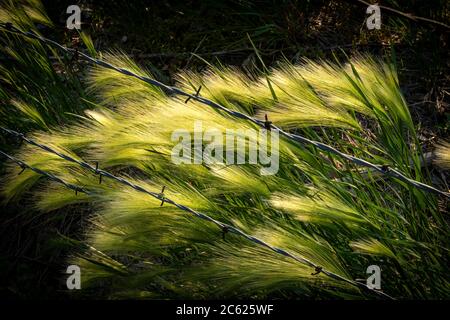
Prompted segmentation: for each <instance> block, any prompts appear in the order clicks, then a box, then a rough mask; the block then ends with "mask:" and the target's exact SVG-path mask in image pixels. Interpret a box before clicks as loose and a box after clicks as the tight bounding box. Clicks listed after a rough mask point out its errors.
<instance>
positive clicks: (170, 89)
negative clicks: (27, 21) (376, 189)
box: [0, 22, 450, 198]
mask: <svg viewBox="0 0 450 320" xmlns="http://www.w3.org/2000/svg"><path fill="white" fill-rule="evenodd" d="M0 27H1V28H3V29H4V30H7V31H9V32H13V33H17V34H21V35H23V36H26V37H28V38H32V39H36V40H39V41H41V42H43V43H46V44H50V45H52V46H55V47H57V48H59V49H61V50H63V51H65V52H67V53H72V54H77V55H78V56H79V57H82V58H84V59H86V60H87V61H89V62H91V63H93V64H95V65H99V66H102V67H105V68H108V69H111V70H115V71H117V72H119V73H121V74H123V75H127V76H130V77H134V78H137V79H139V80H141V81H144V82H146V83H148V84H151V85H153V86H156V87H158V88H161V89H163V90H164V91H166V92H167V93H171V94H174V95H179V96H182V97H185V98H187V99H186V102H187V101H188V100H190V99H192V100H195V101H197V102H199V103H202V104H204V105H207V106H210V107H212V108H215V109H218V110H221V111H223V112H225V113H227V114H229V115H231V116H234V117H236V118H240V119H244V120H248V121H250V122H252V123H254V124H256V125H258V126H259V127H262V128H265V129H269V130H276V131H277V132H278V133H279V134H280V135H282V136H284V137H286V138H288V139H290V140H293V141H296V142H300V143H302V144H310V145H313V146H314V147H316V148H318V149H320V150H322V151H325V152H329V153H331V154H334V155H337V156H339V157H341V158H344V159H346V160H347V161H350V162H353V163H355V164H357V165H359V166H363V167H367V168H370V169H372V170H373V171H376V172H379V173H380V174H382V175H385V176H388V177H393V178H397V179H399V180H400V181H403V182H405V183H407V184H409V185H411V186H413V187H415V188H418V189H421V190H424V191H427V192H432V193H436V194H440V195H442V196H445V197H447V198H450V192H446V191H442V190H439V189H437V188H435V187H433V186H430V185H428V184H425V183H423V182H420V181H417V180H414V179H411V178H409V177H408V176H406V174H404V173H403V172H401V171H399V170H397V169H395V168H391V167H390V166H389V165H387V164H383V165H378V164H374V163H371V162H369V161H367V160H364V159H361V158H358V157H355V156H352V155H349V154H346V153H344V152H341V151H339V150H337V149H336V148H334V147H332V146H330V145H328V144H325V143H323V142H320V141H315V140H311V139H308V138H306V137H304V136H301V135H298V134H293V133H289V132H287V131H284V130H283V129H281V128H280V127H278V126H275V125H274V124H273V123H272V122H270V121H268V119H267V117H266V120H265V121H263V120H259V119H256V118H253V117H251V116H249V115H247V114H244V113H241V112H239V111H235V110H231V109H228V108H227V107H225V106H223V105H221V104H219V103H217V102H214V101H212V100H209V99H206V98H203V97H202V96H200V95H199V91H197V92H196V93H194V94H191V93H188V92H185V91H183V90H181V89H179V88H177V87H175V86H169V85H166V84H164V83H162V82H160V81H157V80H155V79H152V78H149V77H145V76H141V75H139V74H136V73H134V72H132V71H130V70H127V69H124V68H119V67H116V66H114V65H112V64H110V63H108V62H106V61H103V60H99V59H96V58H94V57H91V56H89V55H87V54H85V53H83V52H80V51H78V50H77V49H73V48H68V47H65V46H63V45H61V44H59V43H57V42H56V41H53V40H50V39H48V38H45V37H42V36H40V35H38V34H36V33H34V32H33V31H22V30H20V29H18V28H16V27H15V26H13V25H12V23H9V22H7V23H0Z"/></svg>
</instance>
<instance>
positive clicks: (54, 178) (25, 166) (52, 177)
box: [0, 150, 92, 195]
mask: <svg viewBox="0 0 450 320" xmlns="http://www.w3.org/2000/svg"><path fill="white" fill-rule="evenodd" d="M0 154H1V155H3V156H4V157H6V158H8V159H9V160H11V161H13V162H15V163H17V164H18V165H19V166H20V167H21V168H22V171H21V172H19V174H22V172H23V171H25V169H30V170H31V171H34V172H36V173H37V174H40V175H42V176H45V177H47V179H50V180H52V181H55V182H58V183H60V184H62V185H64V186H65V187H66V188H68V189H71V190H73V191H75V193H78V192H81V193H85V194H87V195H91V194H92V193H91V192H90V191H88V190H86V189H84V188H82V187H80V186H77V185H74V184H72V183H68V182H66V181H64V180H63V179H61V178H59V177H57V176H55V175H54V174H51V173H50V172H47V171H43V170H41V169H38V168H35V167H32V166H30V165H29V164H27V163H25V162H23V161H21V160H19V159H17V158H16V157H13V156H11V155H9V154H7V153H5V152H3V151H2V150H0Z"/></svg>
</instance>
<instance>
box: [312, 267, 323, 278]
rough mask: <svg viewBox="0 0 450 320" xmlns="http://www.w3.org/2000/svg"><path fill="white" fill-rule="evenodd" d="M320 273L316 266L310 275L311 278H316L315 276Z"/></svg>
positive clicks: (319, 268) (320, 269) (320, 268)
mask: <svg viewBox="0 0 450 320" xmlns="http://www.w3.org/2000/svg"><path fill="white" fill-rule="evenodd" d="M321 272H322V267H319V266H317V267H315V268H314V272H313V273H311V275H312V276H316V275H318V274H319V273H321Z"/></svg>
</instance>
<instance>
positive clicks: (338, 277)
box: [0, 127, 394, 300]
mask: <svg viewBox="0 0 450 320" xmlns="http://www.w3.org/2000/svg"><path fill="white" fill-rule="evenodd" d="M0 129H2V130H3V131H5V132H7V133H9V134H11V135H14V136H16V137H18V138H21V139H22V140H23V141H25V142H27V143H29V144H31V145H33V146H36V147H38V148H41V149H43V150H45V151H47V152H50V153H52V154H55V155H57V156H59V157H60V158H62V159H64V160H66V161H69V162H72V163H75V164H78V165H79V166H81V167H83V168H85V169H87V170H90V171H92V172H94V173H95V174H98V175H100V176H105V177H108V178H110V179H113V180H115V181H117V182H119V183H121V184H124V185H127V186H129V187H131V188H133V189H134V190H136V191H139V192H142V193H145V194H147V195H150V196H152V197H153V198H155V199H158V200H160V201H161V206H162V205H163V204H164V203H169V204H171V205H173V206H175V207H177V208H178V209H180V210H183V211H185V212H188V213H190V214H192V215H194V216H195V217H197V218H200V219H203V220H206V221H209V222H211V223H213V224H215V225H217V226H218V227H219V228H221V229H222V232H223V235H224V237H225V233H228V232H231V233H234V234H236V235H239V236H241V237H244V238H246V239H247V240H249V241H251V242H253V243H256V244H258V245H261V246H263V247H266V248H268V249H270V250H272V251H274V252H275V253H278V254H280V255H283V256H285V257H288V258H291V259H294V260H295V261H297V262H299V263H302V264H304V265H307V266H309V267H311V268H314V271H315V272H314V273H312V274H311V275H317V274H319V273H323V274H325V275H327V276H328V277H330V278H333V279H335V280H339V281H344V282H346V283H348V284H350V285H353V286H355V287H358V288H361V289H364V290H368V291H369V292H373V293H375V294H377V295H380V296H382V297H384V298H388V299H392V300H394V298H393V297H391V296H390V295H388V294H386V293H384V292H382V291H377V290H375V289H372V288H370V287H368V286H367V285H366V284H364V283H361V282H358V281H354V280H350V279H347V278H345V277H343V276H341V275H338V274H336V273H333V272H331V271H328V270H326V269H324V268H323V267H321V266H319V265H317V264H315V263H314V262H312V261H310V260H309V259H306V258H304V257H299V256H297V255H294V254H292V253H290V252H288V251H286V250H284V249H282V248H278V247H275V246H272V245H270V244H268V243H267V242H265V241H263V240H261V239H259V238H256V237H254V236H252V235H249V234H247V233H245V232H244V231H242V230H240V229H239V228H237V227H235V226H233V225H230V224H227V223H224V222H221V221H218V220H216V219H214V218H212V217H210V216H209V215H207V214H205V213H202V212H199V211H196V210H194V209H192V208H190V207H187V206H185V205H182V204H179V203H177V202H175V201H174V200H172V199H170V198H167V197H166V196H165V195H164V190H165V186H163V188H162V191H161V192H159V193H158V192H153V191H149V190H147V189H145V188H143V187H141V186H139V185H137V184H135V183H133V182H131V181H128V180H127V179H124V178H122V177H118V176H115V175H113V174H112V173H110V172H108V171H105V170H102V169H100V168H99V167H98V163H97V164H96V165H95V166H93V165H91V164H89V163H87V162H85V161H82V160H79V159H75V158H73V157H72V156H70V155H67V154H64V153H61V152H59V151H57V150H55V149H53V148H51V147H49V146H47V145H44V144H41V143H39V142H37V141H35V140H33V139H30V138H27V137H26V136H25V135H24V134H23V133H20V132H17V131H14V130H11V129H7V128H4V127H0ZM0 154H2V155H4V156H5V157H7V158H8V159H10V160H12V161H14V162H16V163H17V164H19V165H20V166H21V167H22V168H28V169H31V170H33V171H34V172H36V173H38V174H41V175H44V176H46V177H48V178H49V179H51V180H53V181H57V182H59V183H61V184H63V185H64V186H66V187H68V188H70V189H72V190H75V191H76V192H78V191H79V192H84V193H86V194H92V193H91V192H89V191H87V190H85V189H83V188H80V187H78V186H74V185H72V184H70V183H67V182H65V181H64V180H62V179H60V178H58V177H56V176H54V175H53V174H50V173H48V172H45V171H42V170H40V169H37V168H34V167H31V166H29V165H28V164H26V163H25V162H23V161H21V160H18V159H17V158H15V157H13V156H10V155H8V154H6V153H4V152H3V151H1V150H0Z"/></svg>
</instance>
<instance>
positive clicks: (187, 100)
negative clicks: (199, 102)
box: [184, 85, 202, 103]
mask: <svg viewBox="0 0 450 320" xmlns="http://www.w3.org/2000/svg"><path fill="white" fill-rule="evenodd" d="M200 90H202V85H200V87H198V89H197V91H196V92H195V94H194V96H195V97H196V98H198V95H199V93H200ZM191 98H192V97H191V96H189V97H188V98H187V99H186V101H184V103H188V102H189V100H191Z"/></svg>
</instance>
